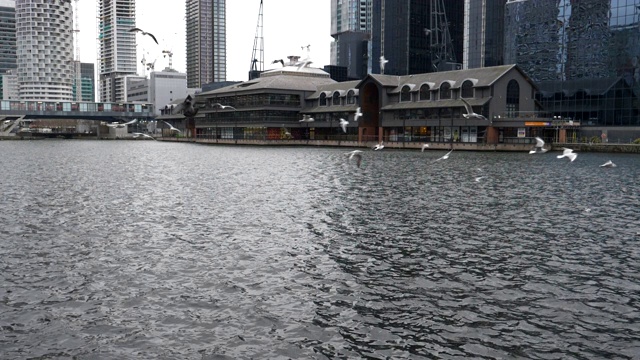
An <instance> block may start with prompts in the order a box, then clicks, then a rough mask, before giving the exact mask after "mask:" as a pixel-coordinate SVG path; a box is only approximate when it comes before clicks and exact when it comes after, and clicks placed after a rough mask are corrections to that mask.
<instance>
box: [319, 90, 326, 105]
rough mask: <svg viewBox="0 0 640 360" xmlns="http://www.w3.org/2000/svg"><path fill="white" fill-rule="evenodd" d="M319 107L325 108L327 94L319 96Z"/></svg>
mask: <svg viewBox="0 0 640 360" xmlns="http://www.w3.org/2000/svg"><path fill="white" fill-rule="evenodd" d="M320 106H327V94H325V93H322V94H320Z"/></svg>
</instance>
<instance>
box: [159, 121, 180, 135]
mask: <svg viewBox="0 0 640 360" xmlns="http://www.w3.org/2000/svg"><path fill="white" fill-rule="evenodd" d="M162 122H163V123H165V124H167V125H168V126H169V131H177V132H179V133H181V132H182V131H180V129H178V128H177V127H174V126H173V125H171V124H169V123H168V122H166V121H164V120H162Z"/></svg>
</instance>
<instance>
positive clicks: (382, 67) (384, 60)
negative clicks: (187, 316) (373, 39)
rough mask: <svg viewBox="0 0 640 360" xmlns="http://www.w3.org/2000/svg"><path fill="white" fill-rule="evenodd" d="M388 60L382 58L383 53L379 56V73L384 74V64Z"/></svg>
mask: <svg viewBox="0 0 640 360" xmlns="http://www.w3.org/2000/svg"><path fill="white" fill-rule="evenodd" d="M388 62H389V60H387V59H385V58H384V55H382V56H380V73H381V74H384V66H385V65H386V64H387V63H388Z"/></svg>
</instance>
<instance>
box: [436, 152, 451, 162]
mask: <svg viewBox="0 0 640 360" xmlns="http://www.w3.org/2000/svg"><path fill="white" fill-rule="evenodd" d="M452 151H453V150H449V152H448V153H446V154H444V156H443V157H441V158H438V159H435V160H434V162H436V161H440V160H447V159H448V158H449V154H451V152H452Z"/></svg>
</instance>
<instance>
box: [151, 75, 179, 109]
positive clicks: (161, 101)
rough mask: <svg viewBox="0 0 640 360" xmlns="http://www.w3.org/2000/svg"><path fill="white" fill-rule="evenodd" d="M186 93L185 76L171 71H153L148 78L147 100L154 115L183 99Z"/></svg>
mask: <svg viewBox="0 0 640 360" xmlns="http://www.w3.org/2000/svg"><path fill="white" fill-rule="evenodd" d="M187 95H188V93H187V74H185V73H181V72H178V71H176V70H173V69H169V68H167V69H164V70H163V71H153V72H152V73H151V76H150V78H149V99H148V102H150V103H151V104H153V109H154V112H155V114H156V115H160V113H161V109H163V108H164V107H165V106H166V105H167V104H171V103H173V102H175V101H177V100H180V99H184V98H186V97H187Z"/></svg>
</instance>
